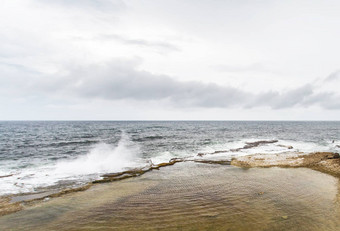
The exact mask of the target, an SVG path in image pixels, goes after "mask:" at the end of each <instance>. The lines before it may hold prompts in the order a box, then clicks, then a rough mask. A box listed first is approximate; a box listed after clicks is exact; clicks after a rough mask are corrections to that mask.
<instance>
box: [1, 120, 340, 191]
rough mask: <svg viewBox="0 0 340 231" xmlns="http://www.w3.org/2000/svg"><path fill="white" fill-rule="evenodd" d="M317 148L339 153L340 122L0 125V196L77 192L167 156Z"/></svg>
mask: <svg viewBox="0 0 340 231" xmlns="http://www.w3.org/2000/svg"><path fill="white" fill-rule="evenodd" d="M263 141H265V142H263ZM256 142H258V143H257V145H251V146H250V147H249V146H248V147H246V146H247V144H248V145H249V144H256ZM245 147H246V148H245ZM316 151H330V152H339V151H340V122H336V121H334V122H331V121H327V122H326V121H323V122H321V121H318V122H316V121H1V122H0V195H2V196H3V195H13V194H25V193H29V194H31V193H38V192H44V191H47V190H60V189H64V188H70V187H78V186H81V185H84V184H86V183H88V182H91V181H93V180H97V179H101V177H102V175H103V174H105V173H116V172H121V171H125V170H128V169H132V168H143V167H145V166H146V165H150V163H153V164H159V163H166V162H169V160H171V159H172V158H187V159H200V158H206V159H209V158H210V159H214V160H216V159H217V160H218V159H221V160H231V159H232V158H233V157H236V156H242V155H249V154H255V153H264V154H266V153H278V154H280V153H283V152H285V153H286V152H300V153H310V152H316ZM201 153H203V154H205V155H204V156H202V155H198V154H201Z"/></svg>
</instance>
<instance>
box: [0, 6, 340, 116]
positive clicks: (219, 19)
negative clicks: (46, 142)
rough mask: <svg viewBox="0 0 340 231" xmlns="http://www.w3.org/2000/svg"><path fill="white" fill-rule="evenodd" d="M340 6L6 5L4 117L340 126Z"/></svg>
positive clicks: (1, 34)
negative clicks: (295, 122) (324, 122)
mask: <svg viewBox="0 0 340 231" xmlns="http://www.w3.org/2000/svg"><path fill="white" fill-rule="evenodd" d="M339 12H340V1H338V0H336V1H329V0H320V1H316V0H305V1H304V0H300V1H296V0H293V1H289V0H286V1H275V0H268V1H266V0H263V1H250V0H234V1H231V0H229V1H228V0H161V1H159V0H25V1H22V0H1V2H0V120H339V119H340V92H339V88H340V58H339V54H340V44H339V38H340V29H339V28H340V14H339Z"/></svg>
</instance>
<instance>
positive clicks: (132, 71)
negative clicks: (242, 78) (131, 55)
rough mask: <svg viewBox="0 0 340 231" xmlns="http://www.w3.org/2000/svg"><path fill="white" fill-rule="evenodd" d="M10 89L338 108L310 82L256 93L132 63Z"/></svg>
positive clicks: (220, 104) (222, 104) (179, 103)
mask: <svg viewBox="0 0 340 231" xmlns="http://www.w3.org/2000/svg"><path fill="white" fill-rule="evenodd" d="M12 68H17V67H12ZM65 69H66V68H65ZM32 74H34V73H32ZM14 85H15V86H14ZM20 86H21V87H20ZM11 87H16V88H19V87H20V88H21V89H23V90H22V92H23V93H25V94H26V95H34V94H38V93H39V94H43V95H45V96H46V97H48V96H49V95H53V96H57V97H69V98H79V99H85V100H91V99H103V100H108V101H112V100H113V101H114V100H133V101H158V102H159V103H160V104H163V105H165V106H166V105H171V106H175V107H189V108H190V107H200V108H230V107H239V108H248V109H249V108H254V107H269V108H272V109H283V108H291V107H297V106H298V107H309V106H315V105H316V106H320V107H322V108H325V109H340V104H339V103H338V102H340V98H339V96H338V95H336V94H335V93H332V92H317V87H316V86H314V85H312V84H305V85H303V86H297V87H296V88H293V89H286V90H284V91H275V90H270V91H264V92H261V93H257V94H256V93H252V92H248V91H245V90H243V89H239V88H235V87H230V86H221V85H218V84H215V83H203V82H199V81H179V80H176V79H174V78H171V77H169V76H166V75H156V74H152V73H150V72H147V71H141V70H138V62H136V61H130V62H128V61H121V60H118V61H117V60H115V61H112V62H110V63H106V64H100V65H89V66H76V67H69V68H68V69H67V71H66V72H64V73H57V74H54V75H49V76H39V75H36V76H35V77H34V78H31V81H30V82H22V81H21V80H20V79H17V81H13V82H12V86H11Z"/></svg>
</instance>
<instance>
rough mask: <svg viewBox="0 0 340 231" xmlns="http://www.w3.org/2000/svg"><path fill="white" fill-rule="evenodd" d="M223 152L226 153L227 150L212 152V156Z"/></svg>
mask: <svg viewBox="0 0 340 231" xmlns="http://www.w3.org/2000/svg"><path fill="white" fill-rule="evenodd" d="M224 152H228V150H219V151H214V152H213V154H217V153H224Z"/></svg>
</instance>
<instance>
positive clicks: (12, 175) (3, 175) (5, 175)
mask: <svg viewBox="0 0 340 231" xmlns="http://www.w3.org/2000/svg"><path fill="white" fill-rule="evenodd" d="M13 175H14V174H9V175H3V176H0V178H5V177H10V176H13Z"/></svg>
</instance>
